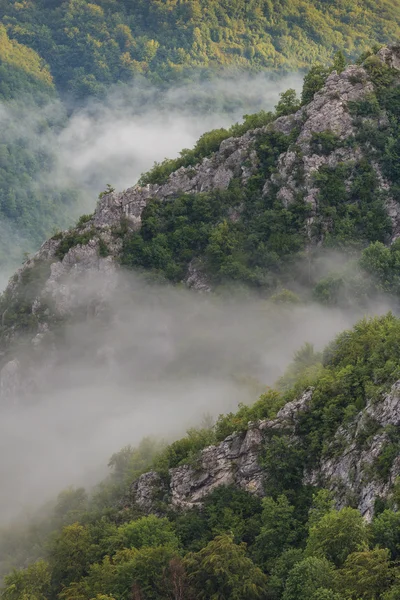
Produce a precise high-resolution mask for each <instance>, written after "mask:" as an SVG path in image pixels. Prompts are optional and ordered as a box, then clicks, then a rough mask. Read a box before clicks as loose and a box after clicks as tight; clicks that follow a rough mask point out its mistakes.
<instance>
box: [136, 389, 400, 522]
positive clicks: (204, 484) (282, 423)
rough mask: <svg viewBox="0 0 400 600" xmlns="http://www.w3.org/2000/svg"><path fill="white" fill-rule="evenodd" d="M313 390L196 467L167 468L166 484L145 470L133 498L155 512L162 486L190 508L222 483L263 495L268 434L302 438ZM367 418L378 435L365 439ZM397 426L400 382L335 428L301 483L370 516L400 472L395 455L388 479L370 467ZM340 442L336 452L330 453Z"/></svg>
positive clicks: (210, 451) (213, 449)
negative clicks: (263, 458) (302, 422)
mask: <svg viewBox="0 0 400 600" xmlns="http://www.w3.org/2000/svg"><path fill="white" fill-rule="evenodd" d="M312 394H313V390H312V389H309V390H306V391H305V392H304V394H303V395H302V396H301V397H300V398H298V399H297V400H295V401H293V402H290V403H288V404H286V405H285V406H284V407H283V408H282V409H281V410H280V411H279V413H278V414H277V417H276V419H273V420H269V421H268V420H264V421H259V422H257V423H249V428H248V430H247V432H245V433H244V432H243V433H234V434H232V435H230V436H229V437H227V438H226V439H225V440H224V441H223V442H221V443H220V444H218V445H217V446H209V447H208V448H205V449H204V450H203V451H202V452H201V453H200V456H199V458H198V461H197V462H196V464H195V465H188V464H187V465H182V466H180V467H177V468H174V469H170V471H169V485H167V484H165V483H163V484H162V485H161V487H160V478H159V476H158V475H157V474H156V473H154V472H151V473H145V474H144V475H142V476H141V477H139V479H138V480H137V482H135V484H134V485H133V487H132V492H133V499H134V501H135V502H137V504H138V505H139V506H140V507H141V508H142V509H143V510H145V511H146V512H153V511H154V510H155V505H154V502H153V501H152V500H151V499H152V498H154V497H155V495H156V494H157V492H159V491H160V489H162V491H163V493H164V494H165V495H166V497H168V498H169V501H170V502H171V504H172V506H175V507H177V508H181V509H188V508H192V507H194V506H199V505H201V503H202V501H203V500H204V498H205V497H206V496H207V495H208V494H209V493H210V492H212V491H213V490H214V489H216V488H218V487H220V486H223V485H234V486H237V487H238V488H240V489H243V490H247V491H249V492H250V493H253V494H256V495H258V496H263V495H264V494H265V492H264V482H265V481H266V480H267V479H268V472H267V471H266V470H265V469H264V468H263V467H262V466H261V463H260V457H261V454H262V451H263V449H265V448H267V446H268V443H269V439H270V436H271V435H273V434H274V433H276V432H279V431H280V432H284V433H285V434H287V435H289V437H290V438H291V439H292V441H293V443H297V442H298V441H300V438H299V437H298V434H297V424H298V422H299V418H300V417H301V415H302V414H304V413H305V412H307V411H308V410H310V407H311V402H312ZM371 421H373V422H374V426H375V430H376V433H375V434H372V435H371V436H369V437H367V439H366V440H364V439H363V437H362V434H363V432H364V430H365V428H366V427H368V426H369V424H370V423H371ZM399 424H400V381H398V382H397V383H395V384H394V385H393V387H392V389H391V391H390V393H388V394H386V395H385V397H384V398H383V400H381V401H378V402H376V403H374V404H373V403H369V404H368V405H367V406H366V408H365V409H364V410H363V411H361V413H359V415H358V416H357V417H356V419H355V421H354V422H353V423H352V424H350V425H349V427H348V428H343V427H340V428H339V429H338V431H337V433H336V436H335V439H334V441H333V443H332V451H328V453H327V454H326V456H323V457H322V459H321V461H320V463H319V464H316V465H315V467H314V468H313V469H312V470H310V471H307V470H304V475H303V482H304V484H307V485H315V486H322V487H326V488H327V489H330V490H331V491H332V492H333V495H334V498H335V500H336V506H337V508H342V507H344V506H347V505H348V504H349V503H351V504H352V505H356V506H358V508H359V510H360V512H361V514H362V515H363V516H364V517H365V518H366V519H367V520H371V519H372V516H373V514H374V508H375V501H376V500H377V498H383V499H384V498H386V497H387V496H388V494H389V493H390V491H391V490H392V489H393V484H394V482H395V480H396V477H398V476H399V475H400V456H397V457H396V458H395V460H394V461H393V464H392V466H391V468H390V472H389V475H388V476H386V477H385V476H382V474H381V473H379V470H377V469H376V468H375V467H374V466H375V465H376V461H377V459H378V458H379V457H380V456H381V454H382V452H383V451H384V448H385V445H386V444H387V443H388V441H389V437H388V434H387V432H386V431H385V428H386V427H388V426H389V425H392V426H398V425H399ZM364 437H365V436H364ZM339 440H341V447H340V451H338V452H337V453H334V452H333V449H334V447H336V446H337V443H338V441H339Z"/></svg>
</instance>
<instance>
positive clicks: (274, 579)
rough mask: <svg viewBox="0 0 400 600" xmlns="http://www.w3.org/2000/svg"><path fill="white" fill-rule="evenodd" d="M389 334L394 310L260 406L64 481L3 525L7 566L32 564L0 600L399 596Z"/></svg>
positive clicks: (288, 379) (394, 375)
mask: <svg viewBox="0 0 400 600" xmlns="http://www.w3.org/2000/svg"><path fill="white" fill-rule="evenodd" d="M399 335H400V321H399V319H397V318H395V317H394V316H392V315H388V316H386V317H382V318H376V319H372V320H370V321H367V320H365V321H363V322H360V323H359V324H358V325H357V326H356V327H355V328H354V329H353V330H352V331H347V332H344V333H343V334H341V335H340V336H339V337H337V338H336V339H335V340H334V341H333V342H332V343H331V344H330V345H329V346H328V347H327V348H326V349H325V351H324V352H323V353H321V354H319V353H312V352H310V349H309V348H303V349H302V351H301V352H299V353H298V354H297V357H296V360H295V362H294V363H293V365H292V366H291V367H290V368H289V370H288V372H287V374H286V375H285V376H284V378H282V379H281V380H280V382H278V389H277V390H276V391H273V390H270V391H268V392H267V393H265V394H263V395H262V396H261V397H260V399H259V400H258V402H256V404H255V405H254V406H252V407H244V406H242V407H241V408H240V410H239V412H238V413H236V414H230V415H227V416H221V417H220V418H219V419H218V421H217V423H216V424H215V426H212V427H210V426H205V427H203V428H202V429H192V430H190V431H189V432H188V434H187V436H186V437H185V438H183V439H181V440H179V441H176V442H174V443H173V444H172V445H170V446H166V447H163V446H162V444H160V443H158V442H157V441H155V440H151V439H145V440H143V441H142V443H141V444H140V445H139V446H138V447H137V448H135V449H134V448H131V447H126V448H124V449H122V450H121V451H120V452H119V453H117V454H114V455H113V456H112V457H111V459H110V462H109V466H110V468H111V474H110V476H109V478H108V479H106V480H105V481H104V482H103V483H102V484H101V485H100V486H99V487H98V489H97V490H95V492H94V494H92V495H90V496H88V494H87V492H85V490H84V489H82V488H80V489H72V488H69V489H67V490H65V491H64V492H62V493H61V494H60V495H59V497H58V499H57V502H56V503H55V504H54V506H53V507H52V509H51V510H50V508H49V507H47V512H46V515H45V516H44V517H40V516H38V517H37V519H36V521H35V522H34V523H33V524H32V525H31V527H28V528H26V527H25V528H24V527H21V528H20V529H18V528H14V529H12V528H11V529H8V530H4V531H3V534H2V537H1V542H0V543H1V545H0V548H1V556H2V568H3V570H4V569H5V568H6V567H7V563H9V564H13V563H14V564H15V563H18V564H21V565H25V567H26V568H25V569H22V570H15V571H13V572H12V573H10V574H8V575H7V576H6V577H5V580H4V589H3V592H2V596H1V597H2V598H3V599H4V600H22V599H23V598H29V599H30V600H44V599H46V600H53V599H57V598H58V599H60V600H67V599H68V600H91V599H97V600H105V599H108V600H111V599H115V600H139V599H146V600H188V599H192V600H209V599H210V598H213V599H215V600H227V599H229V600H231V599H237V600H245V599H246V600H247V599H262V600H270V599H276V600H280V599H282V600H356V599H357V600H364V599H365V600H372V599H373V600H396V599H397V598H398V597H399V577H400V572H399V566H398V560H399V556H400V555H399V552H400V550H399V548H400V515H399V512H398V501H399V480H398V478H397V476H398V475H399V461H398V454H399V443H400V440H399V434H398V423H399V420H400V413H399V391H398V390H399V388H398V385H399V384H398V377H399V366H398V359H399V351H398V339H399ZM396 381H397V384H396V383H395V382H396ZM392 384H395V385H394V386H393V387H391V386H392ZM285 390H286V391H285ZM304 392H305V393H304ZM293 399H294V402H292V403H289V404H285V402H288V401H293ZM299 399H300V400H299ZM282 407H283V408H282ZM228 434H230V437H228V438H226V436H227V435H228ZM224 438H226V440H225V441H223V440H224ZM220 442H222V443H220ZM238 443H240V444H241V445H242V448H245V450H244V454H241V452H242V451H238V448H239V446H238ZM210 444H219V445H217V446H211V447H210V446H209V445H210ZM205 447H207V448H206V449H205V450H204V451H203V452H202V450H203V449H204V448H205ZM349 456H350V457H351V460H354V465H353V464H352V469H354V473H352V472H349V471H348V470H347V469H348V457H349ZM255 459H256V460H255ZM335 461H336V462H337V464H338V470H337V473H338V474H340V476H339V475H338V479H336V478H334V477H333V476H332V474H331V465H332V464H334V463H335ZM245 467H246V468H245ZM360 468H361V471H362V477H361V479H359V473H358V472H357V469H360ZM149 469H152V472H150V473H146V471H149ZM204 469H206V471H204ZM230 469H233V472H235V473H236V478H237V479H236V481H233V480H232V478H229V477H228V475H229V473H230ZM313 472H314V473H318V477H317V479H316V480H315V479H314V480H313V475H312V473H313ZM142 473H145V474H144V475H141V474H142ZM257 478H258V479H257ZM178 481H180V483H178ZM256 481H258V483H259V485H258V486H257V485H256V483H255V482H256ZM132 482H133V485H131V484H132ZM358 485H360V486H361V487H360V488H359V490H360V491H361V493H357V492H356V490H357V486H358ZM179 486H180V487H179ZM324 486H326V487H324ZM202 487H204V488H205V489H204V490H202ZM371 489H372V490H373V491H374V494H375V495H372V496H371V498H372V501H371V503H370V505H369V512H368V513H366V514H365V516H367V517H368V518H367V519H365V518H363V515H362V512H363V511H362V510H361V511H360V510H358V509H357V506H358V505H359V503H360V506H361V507H362V506H364V504H363V503H364V502H365V499H366V498H369V496H370V492H371ZM199 491H200V492H201V491H203V492H204V493H203V494H199ZM179 493H180V494H182V493H186V494H187V497H186V502H183V497H182V496H180V495H179ZM335 506H336V508H335ZM49 511H50V512H49ZM149 513H150V514H149ZM364 513H365V511H364ZM372 517H373V518H372Z"/></svg>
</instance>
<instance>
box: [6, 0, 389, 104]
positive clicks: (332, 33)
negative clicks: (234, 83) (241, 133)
mask: <svg viewBox="0 0 400 600" xmlns="http://www.w3.org/2000/svg"><path fill="white" fill-rule="evenodd" d="M0 18H1V20H2V22H3V23H5V24H6V26H7V29H8V32H9V35H10V36H11V37H12V38H14V39H16V40H18V41H19V42H20V43H21V44H24V45H26V46H27V47H29V48H32V49H34V50H35V51H36V52H37V53H38V54H39V55H40V56H41V57H42V59H44V60H45V61H46V62H47V63H48V64H49V65H50V70H51V73H52V75H53V78H54V80H55V82H56V84H57V87H58V89H59V90H60V91H62V92H69V93H72V94H74V95H75V96H77V97H80V98H82V97H84V96H87V95H93V94H97V95H99V94H101V93H103V92H104V89H105V87H106V86H108V85H109V84H111V83H117V82H125V81H129V80H131V78H132V77H146V78H148V79H150V80H152V81H153V82H155V83H157V84H160V82H161V83H162V82H165V81H168V82H171V81H176V80H177V79H182V78H190V77H192V78H193V77H194V74H196V73H199V74H200V75H201V74H202V73H203V72H204V70H205V69H209V70H210V71H211V72H213V71H214V72H215V71H217V70H221V69H223V68H227V67H230V68H236V69H241V70H246V71H249V70H254V71H256V70H261V69H268V70H275V71H278V70H285V71H295V70H297V69H301V68H305V67H307V66H309V65H310V64H312V63H315V62H316V61H318V62H320V63H323V64H325V63H326V62H327V61H328V60H329V59H330V58H331V57H333V56H334V55H335V53H336V56H335V58H334V60H335V68H336V69H338V70H339V71H340V70H341V69H342V68H343V66H344V56H343V55H342V54H340V53H339V52H340V51H341V50H342V49H344V50H345V53H346V55H348V54H350V55H352V56H354V55H356V54H359V53H360V52H361V51H363V50H366V49H367V48H369V47H371V46H373V44H375V43H376V41H377V40H378V41H379V42H388V41H395V40H396V39H397V38H399V37H400V31H399V27H398V22H399V8H398V6H397V4H393V3H392V2H390V1H389V0H380V1H379V2H378V3H375V4H369V5H368V6H365V7H364V9H363V10H360V8H359V5H358V4H357V2H356V1H355V0H348V1H347V2H346V4H345V5H343V3H340V2H335V3H333V4H329V5H327V4H326V3H325V2H321V1H319V0H312V1H309V2H307V3H305V4H302V3H301V2H300V1H299V0H296V1H295V2H290V3H281V2H269V1H268V0H237V1H236V2H235V3H234V4H232V3H231V2H226V1H225V0H224V2H223V3H222V4H221V2H220V1H219V0H192V1H191V2H184V3H176V2H172V1H166V2H150V3H149V2H147V1H145V0H140V1H137V2H135V3H130V2H127V1H123V2H117V0H107V1H105V0H96V1H94V2H88V1H87V0H74V1H69V2H65V3H61V4H59V3H49V2H47V1H46V0H36V1H35V2H34V3H33V4H30V3H27V4H25V3H20V2H16V1H14V0H13V1H12V2H10V1H9V0H2V2H1V3H0Z"/></svg>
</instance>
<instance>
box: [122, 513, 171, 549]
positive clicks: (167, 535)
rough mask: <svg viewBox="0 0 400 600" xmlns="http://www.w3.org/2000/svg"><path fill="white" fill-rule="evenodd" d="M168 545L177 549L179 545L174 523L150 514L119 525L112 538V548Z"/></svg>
mask: <svg viewBox="0 0 400 600" xmlns="http://www.w3.org/2000/svg"><path fill="white" fill-rule="evenodd" d="M156 546H168V547H170V548H174V549H177V548H178V546H179V541H178V538H177V537H176V535H175V533H174V531H173V529H172V524H171V523H170V521H169V520H168V519H167V518H165V517H164V518H160V517H156V516H155V515H149V516H148V517H142V518H141V519H137V520H136V521H132V522H131V523H126V524H124V525H121V526H120V527H118V529H117V531H116V533H115V536H113V538H112V548H113V549H114V550H117V549H119V548H137V549H140V548H143V547H156Z"/></svg>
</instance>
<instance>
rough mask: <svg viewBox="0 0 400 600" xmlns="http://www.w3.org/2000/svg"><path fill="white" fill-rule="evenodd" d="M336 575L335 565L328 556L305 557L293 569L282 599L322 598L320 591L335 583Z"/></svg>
mask: <svg viewBox="0 0 400 600" xmlns="http://www.w3.org/2000/svg"><path fill="white" fill-rule="evenodd" d="M334 577H335V573H334V567H333V565H332V564H331V563H330V562H329V561H328V560H326V558H317V557H314V556H310V557H308V558H305V559H304V560H302V561H301V562H299V563H297V564H296V565H294V567H293V569H292V570H291V572H290V574H289V577H288V580H287V582H286V587H285V591H284V593H283V596H282V600H309V599H310V598H315V599H317V598H321V596H318V592H320V591H321V590H325V589H330V588H331V587H332V586H333V585H334ZM322 597H323V596H322ZM328 598H329V596H328Z"/></svg>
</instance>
